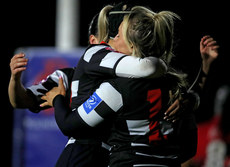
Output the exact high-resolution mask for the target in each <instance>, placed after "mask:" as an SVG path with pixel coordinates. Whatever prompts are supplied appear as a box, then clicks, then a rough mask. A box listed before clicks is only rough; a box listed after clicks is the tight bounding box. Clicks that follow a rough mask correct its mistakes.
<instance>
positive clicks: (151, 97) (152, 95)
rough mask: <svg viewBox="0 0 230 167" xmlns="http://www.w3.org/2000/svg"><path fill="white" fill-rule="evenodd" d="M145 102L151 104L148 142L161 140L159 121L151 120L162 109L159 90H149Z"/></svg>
mask: <svg viewBox="0 0 230 167" xmlns="http://www.w3.org/2000/svg"><path fill="white" fill-rule="evenodd" d="M147 101H148V102H150V104H152V107H151V108H150V110H149V112H150V113H149V119H150V124H149V129H150V135H149V142H150V143H151V142H152V141H159V140H162V138H161V135H160V124H159V120H153V118H154V117H155V116H156V115H157V114H158V113H159V112H160V111H161V108H162V99H161V90H160V89H155V90H149V91H148V94H147Z"/></svg>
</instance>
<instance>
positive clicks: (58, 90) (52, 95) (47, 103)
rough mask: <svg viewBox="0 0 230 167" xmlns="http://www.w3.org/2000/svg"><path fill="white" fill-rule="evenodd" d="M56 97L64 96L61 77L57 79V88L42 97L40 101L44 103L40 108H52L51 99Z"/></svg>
mask: <svg viewBox="0 0 230 167" xmlns="http://www.w3.org/2000/svg"><path fill="white" fill-rule="evenodd" d="M57 95H63V96H65V95H66V91H65V86H64V84H63V79H62V77H59V81H58V87H54V88H53V89H51V90H50V91H49V92H47V93H46V94H45V95H44V96H42V97H41V99H42V100H45V102H44V103H42V104H41V105H40V107H47V106H51V107H53V99H54V98H55V97H56V96H57Z"/></svg>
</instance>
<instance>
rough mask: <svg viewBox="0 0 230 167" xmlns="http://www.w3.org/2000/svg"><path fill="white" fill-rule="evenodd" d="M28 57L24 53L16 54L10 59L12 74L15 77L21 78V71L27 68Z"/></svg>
mask: <svg viewBox="0 0 230 167" xmlns="http://www.w3.org/2000/svg"><path fill="white" fill-rule="evenodd" d="M27 64H28V59H26V58H25V54H24V53H19V54H16V55H14V56H13V57H12V59H11V61H10V70H11V76H12V77H13V78H14V79H20V77H21V73H22V72H23V71H25V70H26V65H27Z"/></svg>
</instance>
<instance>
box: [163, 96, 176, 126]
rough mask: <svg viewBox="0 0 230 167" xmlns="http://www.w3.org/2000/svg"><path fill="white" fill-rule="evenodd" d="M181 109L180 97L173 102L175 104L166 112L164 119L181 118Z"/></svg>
mask: <svg viewBox="0 0 230 167" xmlns="http://www.w3.org/2000/svg"><path fill="white" fill-rule="evenodd" d="M179 109H180V101H179V99H176V100H175V101H174V102H173V104H172V105H171V106H170V107H169V108H168V109H167V111H166V112H165V113H164V114H165V117H164V119H165V120H167V121H172V122H176V121H177V120H178V119H179V117H178V113H179Z"/></svg>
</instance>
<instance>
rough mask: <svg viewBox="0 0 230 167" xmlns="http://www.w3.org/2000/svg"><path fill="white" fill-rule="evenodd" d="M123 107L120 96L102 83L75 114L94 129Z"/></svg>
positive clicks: (109, 86) (110, 86) (106, 84)
mask: <svg viewBox="0 0 230 167" xmlns="http://www.w3.org/2000/svg"><path fill="white" fill-rule="evenodd" d="M122 106H123V101H122V96H121V94H120V93H119V92H118V91H117V90H116V89H115V88H114V87H113V86H112V85H111V84H110V83H108V82H104V83H102V84H101V85H100V87H99V88H98V89H97V90H96V91H95V92H94V93H93V95H92V96H90V98H89V99H88V100H86V101H85V102H84V103H83V104H82V105H81V106H80V107H79V108H78V109H77V113H78V114H79V116H80V117H81V118H82V120H84V122H85V123H86V124H87V125H89V126H90V127H95V126H97V125H98V124H100V123H101V122H103V121H104V120H105V119H106V118H108V117H110V116H111V115H112V114H114V113H116V112H117V111H118V110H119V109H120V108H121V107H122Z"/></svg>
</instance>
